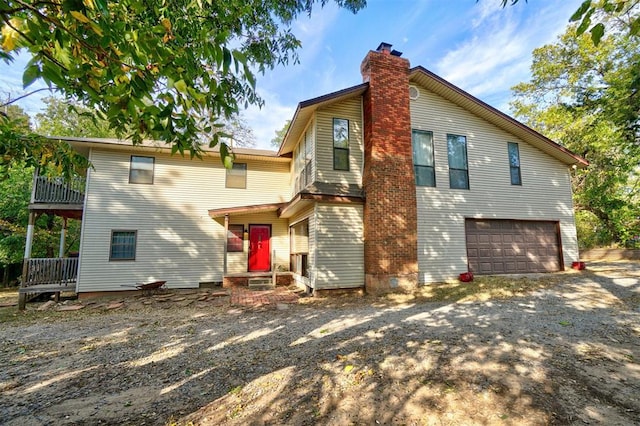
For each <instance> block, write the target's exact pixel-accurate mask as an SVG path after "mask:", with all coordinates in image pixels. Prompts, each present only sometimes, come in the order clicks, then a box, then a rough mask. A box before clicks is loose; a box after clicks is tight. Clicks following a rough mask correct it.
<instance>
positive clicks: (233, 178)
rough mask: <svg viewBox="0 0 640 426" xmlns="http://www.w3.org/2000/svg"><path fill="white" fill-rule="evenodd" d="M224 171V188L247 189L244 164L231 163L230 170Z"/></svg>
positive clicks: (245, 165)
mask: <svg viewBox="0 0 640 426" xmlns="http://www.w3.org/2000/svg"><path fill="white" fill-rule="evenodd" d="M226 171H227V173H226V180H225V187H226V188H240V189H245V188H246V187H247V164H246V163H233V166H232V167H231V168H230V169H226Z"/></svg>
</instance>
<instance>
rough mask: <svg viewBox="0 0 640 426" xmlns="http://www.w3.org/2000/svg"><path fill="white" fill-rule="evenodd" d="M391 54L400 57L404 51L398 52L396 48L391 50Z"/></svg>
mask: <svg viewBox="0 0 640 426" xmlns="http://www.w3.org/2000/svg"><path fill="white" fill-rule="evenodd" d="M391 56H397V57H398V58H399V57H400V56H402V52H398V51H397V50H396V49H393V50H392V51H391Z"/></svg>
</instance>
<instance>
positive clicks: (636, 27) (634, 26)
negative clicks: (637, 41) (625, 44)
mask: <svg viewBox="0 0 640 426" xmlns="http://www.w3.org/2000/svg"><path fill="white" fill-rule="evenodd" d="M629 34H631V35H633V36H637V35H640V16H638V17H637V18H636V19H635V20H634V21H633V22H631V26H630V27H629Z"/></svg>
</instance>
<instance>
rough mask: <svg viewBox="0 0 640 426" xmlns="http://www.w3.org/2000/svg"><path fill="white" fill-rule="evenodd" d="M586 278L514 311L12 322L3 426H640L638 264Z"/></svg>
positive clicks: (221, 311) (2, 333)
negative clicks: (58, 425)
mask: <svg viewBox="0 0 640 426" xmlns="http://www.w3.org/2000/svg"><path fill="white" fill-rule="evenodd" d="M588 266H589V270H587V271H583V272H581V273H573V274H561V275H560V277H561V279H560V280H559V283H558V284H556V285H554V286H552V287H550V288H547V289H544V290H538V291H535V292H532V293H529V294H526V295H524V296H521V297H515V298H511V299H507V300H488V301H484V302H460V301H458V302H447V303H443V302H412V303H399V302H393V301H391V300H389V299H388V298H373V297H364V298H344V297H341V298H336V299H327V300H309V299H306V300H304V303H300V304H297V305H278V309H276V308H275V307H272V308H262V309H255V308H251V309H248V308H246V309H239V308H234V307H229V306H219V307H209V308H207V309H203V308H201V307H197V306H179V305H178V304H174V305H172V306H169V305H164V306H163V307H162V308H158V307H153V306H146V305H143V304H139V305H136V306H125V307H123V308H121V309H117V310H112V311H107V312H102V313H96V312H90V310H89V309H86V310H83V311H79V312H65V313H64V314H65V315H63V316H55V318H53V317H52V318H47V317H46V315H43V316H41V317H40V319H39V320H38V322H37V323H36V322H33V321H22V322H20V321H18V322H10V323H8V324H0V365H1V367H0V368H1V370H0V423H2V424H7V425H20V426H23V425H45V424H46V425H49V424H54V425H56V424H74V425H84V424H87V425H89V424H91V425H93V424H135V425H142V424H147V425H165V424H171V425H177V424H189V423H192V424H211V425H218V424H243V425H244V424H256V425H258V424H295V425H304V424H323V425H324V424H326V425H343V424H367V425H369V424H398V425H400V424H407V425H410V424H420V425H421V424H465V425H466V424H518V425H521V424H575V425H584V424H608V425H630V424H639V423H640V421H639V419H640V263H638V262H617V263H593V264H590V265H588ZM517 279H518V278H517V277H514V278H513V280H517ZM540 279H546V276H543V277H542V278H540ZM3 309H14V308H3ZM25 322H26V324H25Z"/></svg>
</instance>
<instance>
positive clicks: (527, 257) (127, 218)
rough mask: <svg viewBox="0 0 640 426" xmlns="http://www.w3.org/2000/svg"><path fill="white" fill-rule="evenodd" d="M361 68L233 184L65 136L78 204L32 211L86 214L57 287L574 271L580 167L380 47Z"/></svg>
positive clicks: (182, 162) (388, 285)
mask: <svg viewBox="0 0 640 426" xmlns="http://www.w3.org/2000/svg"><path fill="white" fill-rule="evenodd" d="M361 71H362V75H363V80H364V82H363V83H362V84H358V85H355V86H353V87H349V88H346V89H344V90H340V91H338V92H335V93H330V94H326V95H324V96H320V97H317V98H314V99H310V100H307V101H303V102H301V103H300V104H299V105H298V107H297V110H296V112H295V115H294V117H293V119H292V121H291V126H290V128H289V131H288V132H287V134H286V136H285V138H284V141H283V143H282V145H281V146H280V148H279V150H278V151H277V152H271V151H261V150H252V149H237V150H235V152H236V161H235V164H234V165H233V168H232V169H230V170H227V169H225V168H223V166H222V165H221V162H220V159H219V154H218V153H217V152H215V151H208V152H206V155H205V156H204V159H203V160H199V159H195V160H190V159H186V158H183V157H180V156H177V155H170V150H169V149H168V148H166V147H164V146H156V145H154V144H152V143H145V144H142V145H139V146H131V145H130V144H128V143H126V142H122V141H116V140H100V139H86V138H84V139H79V138H66V139H65V140H66V141H67V142H68V143H70V144H71V145H72V146H73V147H75V149H77V150H78V151H79V152H81V153H83V154H85V155H86V156H87V157H88V158H89V160H90V161H91V163H92V164H93V168H92V169H90V170H88V172H87V178H86V190H85V193H84V198H82V200H81V201H80V202H77V199H76V208H75V210H68V207H69V206H68V205H65V204H64V203H63V204H51V203H48V202H42V203H38V202H37V201H36V200H35V199H34V202H33V203H32V205H31V208H32V209H33V210H32V212H37V209H38V208H40V209H41V210H46V209H48V210H47V211H50V212H54V213H55V212H63V211H64V209H65V208H66V209H67V213H66V215H67V216H68V217H78V211H79V210H80V211H81V216H82V237H81V243H80V253H79V257H78V259H77V260H75V262H77V263H76V266H73V265H71V266H68V268H70V270H72V271H75V272H77V274H76V275H74V276H73V277H72V278H69V279H67V280H66V281H65V282H58V283H57V285H63V286H64V285H69V283H71V284H72V285H73V287H74V288H75V291H76V292H78V293H79V294H80V295H81V296H82V295H87V294H91V293H99V292H108V291H121V290H123V289H126V288H127V287H126V286H131V285H132V284H134V283H136V282H149V281H155V280H166V281H167V283H168V285H169V286H170V287H175V288H194V287H199V286H201V285H205V284H207V283H210V282H221V281H223V280H225V281H227V283H233V282H234V281H243V280H244V282H245V283H246V280H247V279H251V278H252V277H260V276H264V275H267V276H268V275H269V274H270V273H272V272H273V271H274V270H277V271H290V274H289V275H290V276H291V279H293V280H295V281H296V282H297V283H298V284H300V285H302V286H306V287H307V289H309V290H310V291H314V292H320V291H324V290H330V289H351V288H363V287H365V288H366V290H367V291H374V292H377V291H389V290H393V289H394V288H406V287H414V286H416V285H421V284H428V283H433V282H439V281H445V280H449V279H452V278H456V277H457V276H458V274H460V273H462V272H465V271H468V270H470V271H472V272H474V273H475V274H501V273H521V272H546V271H559V270H563V269H565V268H566V267H567V266H570V265H571V263H572V262H573V261H576V260H578V244H577V239H576V228H575V224H574V211H573V205H572V197H571V182H570V178H571V173H572V171H573V170H574V168H576V167H586V166H587V161H586V160H584V159H583V158H581V157H580V156H578V155H576V154H574V153H572V152H570V151H569V150H567V149H565V148H563V147H562V146H560V145H558V144H556V143H555V142H553V141H551V140H549V139H548V138H546V137H545V136H543V135H541V134H539V133H537V132H535V131H534V130H532V129H530V128H528V127H527V126H525V125H523V124H522V123H519V122H518V121H516V120H514V119H513V118H511V117H508V116H507V115H505V114H503V113H501V112H499V111H498V110H496V109H494V108H492V107H491V106H489V105H487V104H485V103H484V102H482V101H481V100H479V99H477V98H475V97H473V96H471V95H470V94H468V93H466V92H465V91H463V90H462V89H460V88H458V87H456V86H454V85H453V84H451V83H449V82H447V81H445V80H444V79H442V78H441V77H438V76H437V75H435V74H433V73H432V72H430V71H428V70H427V69H425V68H423V67H420V66H418V67H413V68H412V67H410V64H409V61H408V60H407V59H404V58H402V57H401V54H400V53H399V52H397V51H395V50H391V46H390V45H388V44H385V43H382V44H381V45H380V46H379V48H378V49H377V50H376V51H370V52H369V53H368V54H367V56H366V57H365V59H364V60H363V62H362V66H361ZM49 185H51V183H49ZM34 193H35V191H34ZM39 206H40V207H39ZM43 206H46V209H45V207H43ZM69 212H72V213H73V214H75V216H73V214H69ZM61 214H62V213H61ZM25 257H26V258H29V256H28V255H27V256H25ZM61 258H63V259H64V256H63V254H62V253H61ZM29 261H33V260H31V259H28V260H27V263H28V262H29ZM56 261H57V262H61V261H63V260H61V259H58V260H56ZM74 267H77V270H74V269H73V268H74ZM25 269H29V268H28V267H25ZM58 269H60V267H58ZM283 276H284V275H283ZM27 281H28V280H27ZM39 285H44V284H43V283H42V282H39ZM27 291H28V289H25V290H24V292H27Z"/></svg>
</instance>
